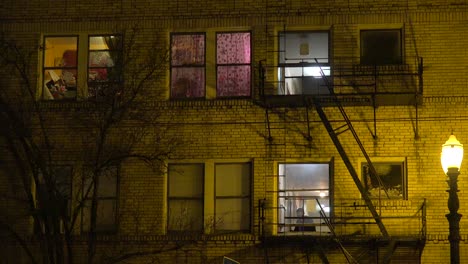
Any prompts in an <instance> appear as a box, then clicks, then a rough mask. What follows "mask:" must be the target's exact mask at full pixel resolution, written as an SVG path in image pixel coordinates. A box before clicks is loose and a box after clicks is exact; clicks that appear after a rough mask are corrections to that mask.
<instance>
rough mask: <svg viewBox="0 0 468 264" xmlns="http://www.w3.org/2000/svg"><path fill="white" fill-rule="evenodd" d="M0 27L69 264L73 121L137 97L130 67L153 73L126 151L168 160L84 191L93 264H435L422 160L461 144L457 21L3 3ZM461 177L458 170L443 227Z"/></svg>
mask: <svg viewBox="0 0 468 264" xmlns="http://www.w3.org/2000/svg"><path fill="white" fill-rule="evenodd" d="M0 5H2V4H0ZM0 17H2V19H1V20H2V23H1V24H0V28H1V31H2V32H3V33H4V35H5V36H7V37H8V38H9V39H12V40H14V41H15V42H16V43H17V44H18V46H22V47H29V48H30V50H33V54H32V55H31V56H30V57H29V60H28V61H27V64H28V67H27V68H28V69H29V70H30V71H29V72H28V75H27V76H28V78H27V79H28V80H31V83H32V85H33V86H34V87H35V91H36V94H35V95H34V96H35V98H36V101H37V102H38V105H39V106H40V109H41V111H43V112H42V113H43V114H44V115H45V120H46V121H45V124H46V125H47V126H48V127H49V129H48V131H50V132H51V133H53V134H51V136H50V138H51V140H52V143H51V145H52V146H53V148H52V149H53V151H52V153H53V158H52V159H51V160H53V162H52V163H53V166H54V174H55V175H56V178H57V181H56V184H61V185H60V186H61V187H57V189H60V190H61V192H62V194H63V195H64V196H65V197H67V203H69V204H71V205H72V204H76V203H79V202H80V201H83V204H84V206H83V207H80V211H79V213H77V215H78V217H77V220H76V221H77V222H76V224H75V225H74V228H73V230H71V231H70V234H72V235H73V236H72V238H71V241H73V243H72V244H73V247H74V252H75V253H74V258H75V259H76V262H77V263H81V262H83V263H84V262H85V260H86V256H87V253H86V250H87V246H88V245H89V241H88V239H89V237H88V236H87V234H88V232H89V231H90V226H91V225H92V224H91V223H90V222H91V221H90V220H89V218H90V215H91V213H90V212H89V210H90V209H89V208H90V206H91V205H90V203H91V202H90V198H88V197H86V198H83V196H82V194H83V193H84V192H85V191H83V190H85V189H86V188H87V186H89V184H90V183H87V182H86V180H83V177H84V176H83V174H84V171H85V169H84V166H86V162H85V161H84V158H83V156H86V154H89V153H87V152H86V149H85V148H84V147H82V146H83V145H84V143H85V142H86V140H85V139H86V138H90V137H88V134H87V133H88V132H89V130H88V129H87V128H88V127H87V125H86V123H83V122H82V120H78V119H76V115H77V114H78V115H80V116H85V115H87V113H89V112H87V110H86V109H87V108H88V107H90V106H89V105H90V103H91V104H93V105H99V102H100V101H102V100H104V101H105V99H103V98H106V96H109V93H107V92H106V87H110V86H112V85H114V84H122V85H121V86H119V87H122V91H118V92H117V93H116V92H114V93H111V94H112V96H121V94H123V96H125V94H126V93H127V94H128V91H127V92H126V91H125V89H126V87H138V86H132V84H130V83H131V81H132V80H136V79H138V80H142V79H145V75H144V74H140V72H138V71H136V70H135V69H140V70H141V71H147V70H148V68H147V67H146V68H145V62H146V61H145V58H158V59H160V61H158V67H157V70H155V71H154V72H155V73H156V74H155V75H152V77H151V79H150V80H151V81H150V82H145V87H144V88H145V89H142V91H144V92H142V93H140V94H138V100H137V101H136V102H138V104H139V105H141V107H142V108H141V109H143V110H144V111H146V113H149V115H150V116H153V119H152V122H153V123H151V126H152V127H151V130H152V131H153V133H150V134H145V136H143V137H142V138H144V139H145V140H146V141H145V140H143V141H142V142H139V143H138V144H137V145H136V148H137V149H138V150H140V151H142V152H145V151H146V150H148V148H152V147H154V146H153V145H151V144H149V143H148V144H146V143H145V142H149V141H151V140H154V139H155V138H158V140H159V141H157V142H160V144H167V145H168V146H167V149H170V150H168V152H167V155H166V156H164V157H165V158H164V159H163V160H161V161H160V164H161V168H162V170H155V169H154V168H151V166H148V165H147V164H146V163H145V162H144V161H142V160H139V159H136V158H131V159H128V160H125V161H121V162H118V163H116V164H112V165H113V166H112V168H113V169H111V170H109V171H107V172H106V174H105V175H104V176H103V177H102V179H101V184H102V186H103V187H102V190H101V189H100V191H99V192H98V197H97V198H96V199H97V200H98V201H99V202H98V204H99V206H98V211H97V216H96V219H95V221H96V222H95V228H93V229H92V230H93V231H94V232H96V234H97V235H96V242H95V243H96V244H95V247H96V253H95V254H96V256H95V261H96V263H106V261H108V262H111V261H114V262H116V261H117V260H125V261H128V262H129V263H148V262H151V261H153V262H155V263H158V261H159V263H222V262H223V258H224V257H227V258H230V259H232V260H235V261H238V262H240V263H446V262H448V261H449V258H450V243H449V240H448V232H449V229H448V222H447V219H446V217H445V215H446V214H447V213H448V209H447V199H448V195H447V194H446V190H447V189H448V186H447V184H446V180H447V179H446V176H445V174H444V172H443V171H442V168H441V166H440V161H439V160H440V151H441V146H442V144H444V143H445V141H446V140H447V139H448V138H449V136H450V135H451V133H453V134H455V135H456V136H457V138H458V139H459V140H460V142H461V143H462V144H463V143H465V141H466V140H467V138H468V133H467V132H466V131H465V129H464V128H465V125H466V124H468V121H467V115H466V113H465V111H464V110H465V106H466V104H467V103H468V99H467V98H468V97H467V95H468V92H467V91H466V82H467V81H468V80H467V77H466V74H465V72H466V69H467V68H468V62H466V61H465V56H466V55H467V52H468V50H467V47H468V45H467V44H468V39H467V38H466V37H465V35H466V33H467V32H468V26H467V23H466V22H467V21H468V20H467V17H468V3H466V2H465V1H455V0H454V1H437V0H434V1H417V0H406V1H400V0H398V1H392V2H388V1H368V0H365V1H325V2H317V1H299V0H298V1H296V0H279V1H237V0H230V1H215V0H213V1H181V0H176V1H171V2H165V1H143V0H141V1H140V0H134V1H102V2H95V1H94V2H91V1H79V2H78V1H61V2H56V1H49V0H38V1H35V2H34V3H27V5H26V4H22V2H21V1H9V2H7V3H4V4H3V8H2V11H0ZM130 44H132V45H133V46H132V49H133V50H132V52H134V53H136V54H138V56H140V57H138V56H137V55H136V57H135V58H136V63H135V64H132V65H133V68H132V71H131V72H129V71H127V70H126V69H125V66H126V65H127V64H125V63H123V62H124V60H123V59H122V58H124V57H125V56H126V54H125V52H129V47H130ZM155 54H156V55H157V56H156V55H155ZM153 55H155V56H154V57H152V56H153ZM135 65H136V66H135ZM2 76H3V78H7V79H8V78H10V77H9V76H10V72H7V71H4V72H3V73H2ZM15 78H16V77H11V80H10V79H8V81H4V87H5V90H6V91H9V92H11V89H13V90H14V89H15V87H16V86H15V85H17V84H16V83H17V79H15ZM20 79H21V78H20ZM135 119H138V117H135ZM122 126H125V127H126V128H127V129H128V128H132V123H131V121H129V122H128V123H125V124H123V125H122ZM33 127H34V128H37V124H36V126H33ZM33 130H34V129H33ZM126 131H128V130H126ZM132 133H137V132H134V131H133V132H132ZM132 133H129V134H115V135H112V137H114V138H117V139H119V140H122V138H123V139H125V138H129V137H131V135H133V134H132ZM33 134H34V133H33ZM117 139H116V141H115V142H114V143H116V144H121V143H120V142H123V141H119V140H117ZM125 142H127V141H125ZM122 144H123V143H122ZM8 162H10V163H12V162H13V160H12V159H5V161H4V162H3V163H2V164H1V165H3V166H4V168H2V170H3V175H4V176H5V177H3V179H2V181H1V187H0V188H1V189H0V190H1V192H2V193H4V194H5V199H3V201H4V202H3V203H2V204H3V206H2V209H1V210H2V211H3V212H5V213H4V215H5V217H4V219H2V224H3V223H7V224H8V226H9V227H8V228H3V229H4V231H2V233H3V235H4V237H5V241H8V242H7V243H6V244H5V247H3V248H2V249H1V250H2V251H3V252H2V255H5V256H8V257H6V258H5V261H6V263H29V260H30V258H29V257H28V256H27V254H26V253H25V251H24V250H23V249H22V245H21V243H19V242H18V239H16V238H15V237H14V236H12V235H11V234H12V232H8V230H14V231H15V234H18V235H19V236H20V237H22V238H25V240H22V241H25V243H26V244H27V246H29V247H30V248H32V254H33V255H34V254H39V253H38V252H39V251H38V250H35V249H34V248H37V247H39V246H38V242H37V241H36V240H35V239H34V238H31V237H34V235H33V234H34V232H35V231H34V229H35V228H37V226H36V227H35V226H34V221H33V220H32V217H31V212H29V211H28V210H27V209H22V208H20V207H19V205H20V203H18V201H11V199H10V198H11V197H15V195H14V194H15V193H19V192H20V191H21V188H20V187H18V186H19V185H21V183H18V182H16V181H17V179H15V178H14V176H13V177H12V176H11V173H10V172H11V170H17V169H18V168H15V165H14V164H8ZM114 165H115V166H114ZM12 168H13V169H12ZM466 173H467V170H466V168H465V166H464V163H462V167H461V170H460V177H459V189H460V192H459V193H458V194H459V198H460V210H459V211H460V213H461V214H462V215H465V214H466V213H465V212H466V207H465V206H464V205H465V203H464V201H468V194H467V193H466V190H465V189H467V190H468V188H467V184H465V180H464V175H465V174H466ZM91 184H92V183H91ZM31 188H34V189H35V190H39V188H38V187H37V186H35V185H34V184H31ZM35 193H37V192H36V191H35ZM78 194H79V195H78ZM78 196H80V197H81V200H80V199H78V198H74V197H78ZM77 199H78V200H77ZM86 205H87V206H86ZM2 214H3V213H2ZM12 221H13V222H14V224H10V223H11V222H12ZM465 223H466V220H465V218H464V217H462V218H461V221H460V232H461V241H460V257H461V260H464V259H468V255H467V253H466V252H467V251H466V250H464V249H465V248H466V244H465V241H468V240H467V238H468V236H467V232H466V231H465V228H466V227H468V226H467V225H466V224H465ZM23 246H24V245H23ZM224 261H227V260H224Z"/></svg>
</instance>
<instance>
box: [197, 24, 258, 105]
mask: <svg viewBox="0 0 468 264" xmlns="http://www.w3.org/2000/svg"><path fill="white" fill-rule="evenodd" d="M236 33H248V34H249V38H250V43H249V49H250V58H249V61H250V62H249V63H218V35H221V34H236ZM214 35H215V36H214V42H215V43H214V47H215V65H216V66H215V68H216V73H215V78H216V98H217V99H230V98H250V97H252V81H253V79H252V59H253V54H252V44H253V41H252V31H251V30H245V31H219V32H215V34H214ZM205 47H206V45H205ZM205 55H206V54H205ZM230 66H249V70H250V76H249V82H250V86H249V95H226V96H220V95H219V93H218V89H219V83H218V78H219V68H220V67H230Z"/></svg>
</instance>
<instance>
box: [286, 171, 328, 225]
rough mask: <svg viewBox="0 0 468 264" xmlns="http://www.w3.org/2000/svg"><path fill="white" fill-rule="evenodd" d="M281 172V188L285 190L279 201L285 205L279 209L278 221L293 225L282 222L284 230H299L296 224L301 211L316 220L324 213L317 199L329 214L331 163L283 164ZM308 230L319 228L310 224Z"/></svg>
mask: <svg viewBox="0 0 468 264" xmlns="http://www.w3.org/2000/svg"><path fill="white" fill-rule="evenodd" d="M278 173H279V174H280V175H281V177H279V178H278V189H279V190H283V191H282V192H279V194H280V197H278V205H279V208H281V209H280V210H278V222H279V223H284V224H290V225H291V226H284V227H283V226H280V227H279V230H280V231H281V232H289V231H297V230H296V229H295V227H294V226H293V225H294V224H295V223H297V220H298V219H297V217H298V215H300V216H301V217H302V216H306V217H312V218H308V219H307V222H308V223H316V220H314V219H313V218H314V217H320V207H319V206H318V203H317V200H319V202H320V204H321V205H322V207H323V210H324V211H325V214H326V215H329V212H330V207H329V206H330V189H329V188H330V186H329V184H330V183H329V178H330V175H329V164H317V163H309V164H300V163H296V164H280V165H279V168H278ZM299 212H301V214H299ZM301 221H302V220H301ZM305 230H306V228H305V227H304V231H305ZM307 230H309V231H314V230H315V228H313V227H308V228H307Z"/></svg>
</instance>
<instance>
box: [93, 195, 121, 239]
mask: <svg viewBox="0 0 468 264" xmlns="http://www.w3.org/2000/svg"><path fill="white" fill-rule="evenodd" d="M116 215H117V203H116V200H115V199H112V200H99V202H98V207H97V215H96V230H98V231H101V232H105V231H113V230H115V228H116V222H115V220H116Z"/></svg>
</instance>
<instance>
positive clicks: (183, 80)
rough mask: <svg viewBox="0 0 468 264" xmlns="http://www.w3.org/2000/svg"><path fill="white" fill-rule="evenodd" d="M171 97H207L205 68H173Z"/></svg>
mask: <svg viewBox="0 0 468 264" xmlns="http://www.w3.org/2000/svg"><path fill="white" fill-rule="evenodd" d="M171 80H172V81H171V96H172V97H173V98H197V97H203V96H204V95H205V68H204V67H191V68H172V73H171Z"/></svg>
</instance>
